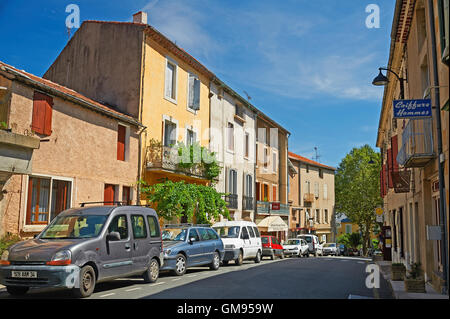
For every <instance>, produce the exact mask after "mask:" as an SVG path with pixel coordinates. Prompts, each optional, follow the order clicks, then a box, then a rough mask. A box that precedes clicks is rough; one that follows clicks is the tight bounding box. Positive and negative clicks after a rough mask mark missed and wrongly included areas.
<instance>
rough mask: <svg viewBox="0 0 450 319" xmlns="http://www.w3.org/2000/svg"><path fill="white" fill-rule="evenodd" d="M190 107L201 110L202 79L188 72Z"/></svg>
mask: <svg viewBox="0 0 450 319" xmlns="http://www.w3.org/2000/svg"><path fill="white" fill-rule="evenodd" d="M188 108H189V109H191V110H194V111H198V110H200V80H199V78H198V76H196V75H195V74H192V73H189V74H188Z"/></svg>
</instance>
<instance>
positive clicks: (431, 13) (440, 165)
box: [428, 0, 448, 295]
mask: <svg viewBox="0 0 450 319" xmlns="http://www.w3.org/2000/svg"><path fill="white" fill-rule="evenodd" d="M428 18H429V23H430V38H431V51H432V62H433V82H434V83H433V86H434V94H435V95H434V100H435V112H436V115H435V116H436V131H437V132H436V133H437V134H436V135H437V144H438V168H439V206H440V207H439V215H440V216H439V219H440V220H439V223H440V225H441V227H442V230H441V232H442V245H441V253H442V266H443V276H444V278H443V279H444V288H443V293H444V294H447V295H448V255H447V252H448V241H447V216H446V205H445V198H446V197H445V191H444V187H445V185H444V183H445V179H444V167H443V165H444V162H445V157H444V154H443V153H442V131H441V107H440V94H439V75H438V61H437V55H436V30H435V27H434V8H433V1H432V0H428Z"/></svg>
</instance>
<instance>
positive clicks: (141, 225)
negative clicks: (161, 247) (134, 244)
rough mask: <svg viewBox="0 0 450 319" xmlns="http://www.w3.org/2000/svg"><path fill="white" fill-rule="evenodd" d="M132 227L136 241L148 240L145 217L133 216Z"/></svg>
mask: <svg viewBox="0 0 450 319" xmlns="http://www.w3.org/2000/svg"><path fill="white" fill-rule="evenodd" d="M131 227H132V229H133V237H134V238H135V239H140V238H147V227H146V226H145V219H144V216H142V215H131Z"/></svg>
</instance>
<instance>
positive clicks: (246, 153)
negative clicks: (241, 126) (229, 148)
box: [244, 132, 250, 158]
mask: <svg viewBox="0 0 450 319" xmlns="http://www.w3.org/2000/svg"><path fill="white" fill-rule="evenodd" d="M249 156H250V134H249V133H247V132H246V133H245V136H244V157H245V158H249Z"/></svg>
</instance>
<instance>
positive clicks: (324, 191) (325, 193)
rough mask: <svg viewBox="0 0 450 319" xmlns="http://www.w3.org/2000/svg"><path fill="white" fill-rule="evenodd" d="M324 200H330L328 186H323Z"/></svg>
mask: <svg viewBox="0 0 450 319" xmlns="http://www.w3.org/2000/svg"><path fill="white" fill-rule="evenodd" d="M323 199H328V185H327V184H323Z"/></svg>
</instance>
